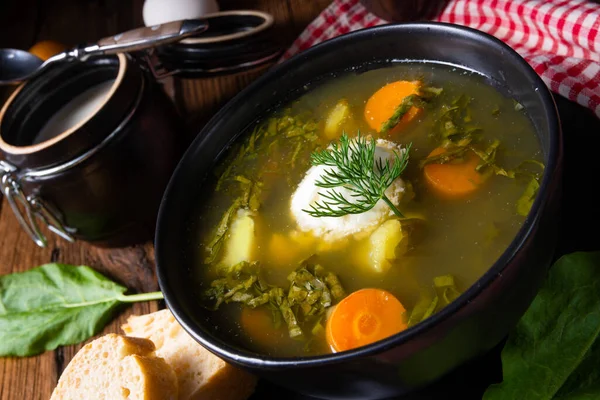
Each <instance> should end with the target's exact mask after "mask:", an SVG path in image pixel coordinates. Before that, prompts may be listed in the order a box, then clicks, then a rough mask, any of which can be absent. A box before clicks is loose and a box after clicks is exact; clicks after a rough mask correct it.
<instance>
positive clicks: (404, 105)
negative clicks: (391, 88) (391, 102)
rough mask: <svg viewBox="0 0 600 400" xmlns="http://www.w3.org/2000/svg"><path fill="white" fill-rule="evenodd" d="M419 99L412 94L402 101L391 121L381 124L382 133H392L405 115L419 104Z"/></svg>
mask: <svg viewBox="0 0 600 400" xmlns="http://www.w3.org/2000/svg"><path fill="white" fill-rule="evenodd" d="M418 98H419V96H417V95H414V94H411V95H410V96H406V97H405V98H404V99H403V100H402V102H401V103H400V104H399V105H398V107H396V109H395V110H394V113H393V114H392V116H391V117H390V119H388V120H387V121H385V122H383V123H382V124H381V129H380V133H383V134H385V133H388V132H389V131H391V130H392V129H394V127H395V126H396V125H398V124H399V123H400V120H401V119H402V117H404V115H405V114H406V113H407V112H408V111H409V110H410V109H411V108H412V107H413V106H415V105H417V104H418Z"/></svg>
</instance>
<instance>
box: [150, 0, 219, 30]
mask: <svg viewBox="0 0 600 400" xmlns="http://www.w3.org/2000/svg"><path fill="white" fill-rule="evenodd" d="M218 11H219V5H218V4H217V1H216V0H146V1H145V2H144V7H143V8H142V16H143V19H144V24H145V25H146V26H152V25H158V24H164V23H166V22H172V21H179V20H182V19H196V18H200V17H202V16H203V15H206V14H212V13H215V12H218Z"/></svg>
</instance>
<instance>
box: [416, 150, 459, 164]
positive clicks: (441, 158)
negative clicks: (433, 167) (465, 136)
mask: <svg viewBox="0 0 600 400" xmlns="http://www.w3.org/2000/svg"><path fill="white" fill-rule="evenodd" d="M467 150H468V148H467V147H464V146H460V147H455V148H452V149H449V150H446V151H445V152H444V153H441V154H438V155H435V156H431V157H427V158H424V159H422V160H421V161H420V162H419V166H420V167H421V168H423V167H424V166H426V165H427V164H448V163H451V162H454V161H458V162H462V161H463V160H464V156H465V153H466V152H467Z"/></svg>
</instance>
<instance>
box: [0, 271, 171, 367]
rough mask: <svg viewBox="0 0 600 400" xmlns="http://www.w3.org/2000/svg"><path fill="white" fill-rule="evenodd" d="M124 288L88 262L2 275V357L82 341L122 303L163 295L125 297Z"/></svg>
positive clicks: (0, 284)
mask: <svg viewBox="0 0 600 400" xmlns="http://www.w3.org/2000/svg"><path fill="white" fill-rule="evenodd" d="M126 290H127V288H125V287H124V286H121V285H119V284H117V283H115V282H112V281H111V280H109V279H108V278H106V277H105V276H103V275H102V274H100V273H98V272H96V271H94V270H93V269H92V268H89V267H86V266H79V267H75V266H71V265H65V264H46V265H42V266H40V267H37V268H33V269H31V270H29V271H26V272H21V273H14V274H9V275H4V276H0V357H4V356H31V355H36V354H39V353H42V352H44V351H46V350H54V349H55V348H57V347H59V346H63V345H70V344H75V343H80V342H83V341H85V340H86V339H88V338H90V337H91V336H93V335H95V334H96V333H98V332H99V331H100V330H101V329H102V328H103V327H104V326H105V325H106V324H107V323H108V322H109V321H110V320H111V318H112V317H113V315H114V312H115V311H116V310H117V307H118V306H119V305H120V304H121V303H123V302H135V301H146V300H156V299H161V298H162V293H161V292H155V293H146V294H139V295H130V296H127V295H125V291H126Z"/></svg>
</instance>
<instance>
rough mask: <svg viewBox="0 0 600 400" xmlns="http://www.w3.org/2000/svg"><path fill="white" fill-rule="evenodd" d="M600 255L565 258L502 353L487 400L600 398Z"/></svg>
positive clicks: (580, 255) (580, 253) (555, 267)
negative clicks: (500, 374)
mask: <svg viewBox="0 0 600 400" xmlns="http://www.w3.org/2000/svg"><path fill="white" fill-rule="evenodd" d="M599 336H600V252H594V253H582V252H578V253H573V254H569V255H566V256H563V257H562V258H560V259H559V260H558V261H557V262H556V263H555V264H554V266H553V267H552V269H551V270H550V273H549V275H548V278H547V280H546V282H545V284H544V286H543V287H542V289H541V290H540V292H539V293H538V295H537V296H536V298H535V299H534V301H533V303H532V304H531V306H530V307H529V309H528V310H527V312H526V313H525V315H524V316H523V318H521V320H520V321H519V324H518V325H517V327H516V328H515V329H514V331H513V332H512V333H511V334H510V335H509V338H508V341H507V343H506V345H505V347H504V349H503V351H502V369H503V375H504V381H503V382H502V383H500V384H497V385H492V386H490V387H489V388H488V390H487V391H486V392H485V395H484V397H483V399H484V400H496V399H502V400H506V399H519V400H550V399H556V400H559V399H560V400H579V399H598V398H600V368H599V364H598V362H599V360H600V340H598V338H599Z"/></svg>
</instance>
